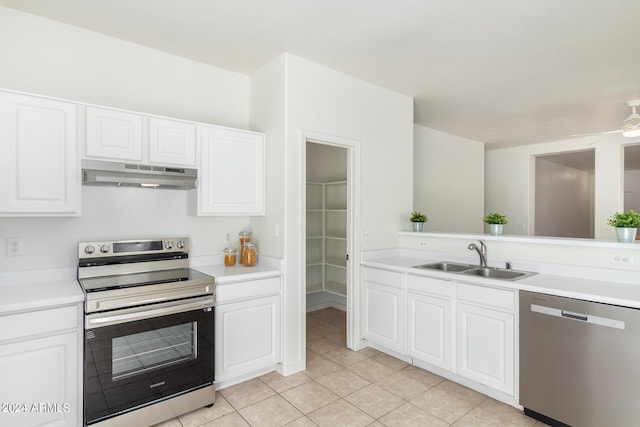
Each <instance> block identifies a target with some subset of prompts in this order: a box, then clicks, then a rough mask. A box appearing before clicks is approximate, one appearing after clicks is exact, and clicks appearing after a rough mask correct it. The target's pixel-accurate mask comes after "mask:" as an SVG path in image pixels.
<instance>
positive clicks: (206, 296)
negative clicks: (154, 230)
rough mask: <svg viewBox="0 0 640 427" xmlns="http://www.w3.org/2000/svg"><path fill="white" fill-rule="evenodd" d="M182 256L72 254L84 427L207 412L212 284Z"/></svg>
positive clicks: (152, 250) (160, 244)
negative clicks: (79, 306)
mask: <svg viewBox="0 0 640 427" xmlns="http://www.w3.org/2000/svg"><path fill="white" fill-rule="evenodd" d="M188 246H189V245H188V240H187V239H186V238H180V239H159V240H136V241H131V240H128V241H108V242H82V243H80V244H79V262H78V279H79V282H80V285H81V286H82V288H83V290H84V292H85V337H84V423H85V425H91V426H100V427H105V426H128V425H140V426H143V425H152V424H155V423H158V422H161V421H164V420H166V419H169V418H172V417H175V416H178V415H181V414H183V413H185V412H189V411H191V410H193V409H197V408H199V407H202V406H208V405H211V404H213V403H214V401H215V390H214V385H213V382H214V360H213V358H214V320H213V319H214V316H213V314H214V302H215V300H214V293H213V281H214V279H213V278H212V277H210V276H207V275H204V274H202V273H199V272H197V271H195V270H191V269H189V268H188V262H189V261H188Z"/></svg>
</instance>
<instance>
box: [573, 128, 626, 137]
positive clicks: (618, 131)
mask: <svg viewBox="0 0 640 427" xmlns="http://www.w3.org/2000/svg"><path fill="white" fill-rule="evenodd" d="M612 133H622V129H616V130H609V131H607V132H596V133H577V134H575V135H569V136H594V135H608V134H612Z"/></svg>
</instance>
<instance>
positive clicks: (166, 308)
mask: <svg viewBox="0 0 640 427" xmlns="http://www.w3.org/2000/svg"><path fill="white" fill-rule="evenodd" d="M213 306H214V298H213V297H212V296H208V297H201V298H195V299H193V300H189V302H181V303H180V304H176V302H168V303H161V304H155V305H153V306H152V307H154V308H150V307H149V306H144V307H135V308H129V309H125V310H118V312H117V313H116V312H108V313H93V314H89V315H87V316H86V317H85V328H86V329H91V328H99V327H103V326H110V325H117V324H119V323H126V322H133V321H136V320H143V319H149V318H152V317H160V316H167V315H170V314H177V313H184V312H185V311H193V310H199V309H205V310H206V309H209V311H210V310H211V308H212V307H213Z"/></svg>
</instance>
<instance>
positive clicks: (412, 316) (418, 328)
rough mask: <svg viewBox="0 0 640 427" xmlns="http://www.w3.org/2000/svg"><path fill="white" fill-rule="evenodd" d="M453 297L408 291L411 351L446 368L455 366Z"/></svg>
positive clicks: (423, 359) (408, 344) (415, 355)
mask: <svg viewBox="0 0 640 427" xmlns="http://www.w3.org/2000/svg"><path fill="white" fill-rule="evenodd" d="M451 316H452V314H451V301H449V300H445V299H440V298H434V297H430V296H427V295H422V294H417V293H413V292H409V293H408V294H407V323H408V325H407V326H408V327H407V330H408V337H407V347H408V353H409V354H410V355H411V356H413V357H415V358H416V359H420V360H422V361H424V362H427V363H431V364H432V365H435V366H439V367H441V368H444V369H450V368H451V336H452V332H453V331H452V330H451V323H452V318H451Z"/></svg>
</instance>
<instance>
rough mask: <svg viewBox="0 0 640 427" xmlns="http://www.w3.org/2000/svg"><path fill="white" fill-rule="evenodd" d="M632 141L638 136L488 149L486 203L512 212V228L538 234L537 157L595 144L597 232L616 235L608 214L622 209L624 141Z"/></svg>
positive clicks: (601, 235) (606, 237)
mask: <svg viewBox="0 0 640 427" xmlns="http://www.w3.org/2000/svg"><path fill="white" fill-rule="evenodd" d="M632 143H637V138H624V137H622V136H618V135H611V136H607V137H604V136H603V137H599V136H598V137H586V138H575V139H568V140H562V141H555V142H549V143H541V144H532V145H525V146H519V147H512V148H502V149H496V150H489V151H487V152H486V153H485V169H486V171H487V173H486V177H485V209H486V210H487V211H492V210H495V211H500V212H507V213H508V216H509V220H510V225H511V226H512V227H514V228H511V230H510V231H509V234H533V233H532V228H533V227H532V226H533V224H532V222H531V221H532V219H533V213H534V207H533V204H532V200H533V191H534V186H533V185H532V179H533V168H534V164H535V162H534V160H533V157H534V156H536V155H541V154H549V153H563V152H567V151H578V150H585V149H592V148H595V156H596V165H595V189H594V194H595V203H596V207H595V219H594V222H595V238H596V239H602V240H615V239H616V237H615V232H614V229H613V228H612V227H610V226H609V225H607V218H608V217H610V216H611V215H612V214H613V213H615V212H619V211H621V210H622V209H623V171H624V165H623V147H624V145H625V144H632ZM505 233H507V229H506V228H505Z"/></svg>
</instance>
